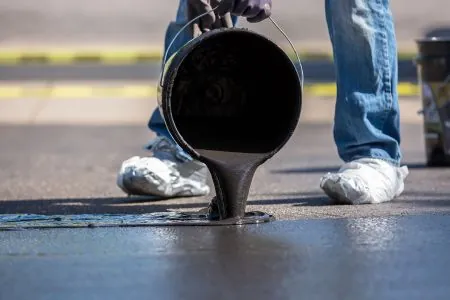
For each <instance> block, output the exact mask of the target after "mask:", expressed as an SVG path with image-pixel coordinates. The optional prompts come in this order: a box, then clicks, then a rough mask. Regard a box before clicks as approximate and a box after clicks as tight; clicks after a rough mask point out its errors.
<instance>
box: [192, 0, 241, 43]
mask: <svg viewBox="0 0 450 300" xmlns="http://www.w3.org/2000/svg"><path fill="white" fill-rule="evenodd" d="M217 5H219V0H187V9H188V10H187V12H188V19H189V21H191V20H193V19H194V18H195V17H198V16H200V15H202V14H204V13H206V12H208V11H209V12H210V13H208V14H207V15H205V16H203V17H201V18H200V19H198V20H196V21H195V22H194V23H193V26H192V35H193V37H197V36H199V35H200V34H202V33H203V32H206V31H210V30H213V29H217V28H222V27H225V28H231V27H233V22H232V20H231V14H230V13H229V12H224V13H222V14H221V15H219V14H217V13H216V12H215V11H214V12H211V11H212V9H213V8H215V7H216V6H217Z"/></svg>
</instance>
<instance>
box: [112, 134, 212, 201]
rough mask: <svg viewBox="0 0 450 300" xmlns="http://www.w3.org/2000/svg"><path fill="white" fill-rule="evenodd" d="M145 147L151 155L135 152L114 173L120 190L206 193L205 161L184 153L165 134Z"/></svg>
mask: <svg viewBox="0 0 450 300" xmlns="http://www.w3.org/2000/svg"><path fill="white" fill-rule="evenodd" d="M148 149H149V150H151V151H152V152H153V156H151V157H139V156H134V157H131V158H129V159H127V160H126V161H124V162H123V163H122V166H121V168H120V171H119V174H118V177H117V185H118V186H119V187H120V188H121V189H122V191H124V192H125V193H127V194H128V195H145V196H159V197H187V196H204V195H207V194H209V192H210V188H209V186H208V185H207V182H206V181H207V176H208V169H207V167H206V165H204V164H203V163H201V162H199V161H196V160H193V159H192V158H190V157H189V156H186V154H184V153H183V152H182V151H181V149H180V148H179V147H178V146H177V145H176V144H174V143H173V142H172V141H170V140H169V139H167V138H165V137H157V138H156V139H155V140H154V141H153V143H152V144H151V145H150V146H148Z"/></svg>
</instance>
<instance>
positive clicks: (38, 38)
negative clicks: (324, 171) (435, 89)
mask: <svg viewBox="0 0 450 300" xmlns="http://www.w3.org/2000/svg"><path fill="white" fill-rule="evenodd" d="M177 7H178V1H177V0H165V1H161V0H115V1H108V0H39V1H30V0H14V1H13V0H0V100H15V101H1V102H0V123H5V122H6V123H11V122H13V123H24V122H25V123H27V124H30V123H31V124H36V123H68V122H69V123H70V122H72V123H77V124H78V123H79V122H84V123H86V122H87V123H102V124H104V123H105V122H112V123H114V124H115V123H116V122H126V123H133V124H141V125H143V126H145V124H146V122H147V120H148V117H149V115H150V114H151V112H152V111H153V109H154V108H155V107H156V98H155V96H156V81H157V80H158V75H159V73H160V62H161V56H162V48H163V40H164V35H165V30H166V27H167V25H168V23H169V22H171V21H173V20H175V16H176V11H177ZM448 7H449V4H448V2H447V1H445V0H429V1H415V2H412V1H411V0H393V1H392V9H393V12H394V17H395V22H396V32H397V39H398V46H399V52H400V54H401V60H400V62H399V77H400V85H399V92H400V95H401V96H402V97H410V98H411V97H412V98H413V99H415V100H416V101H415V102H407V103H409V104H408V105H414V108H412V109H404V110H403V111H404V113H403V116H404V118H409V117H410V118H412V119H414V121H415V122H418V121H419V117H418V116H417V114H416V112H417V110H419V109H420V103H419V97H418V87H417V75H416V67H415V65H414V64H413V58H414V55H415V52H416V44H415V39H417V38H420V37H423V36H426V35H435V34H437V35H443V34H444V35H446V34H447V32H448V28H447V27H448V26H450V22H449V21H448V10H447V8H448ZM273 17H274V18H275V20H276V21H278V23H279V24H280V25H281V27H282V28H283V29H284V30H285V31H286V33H287V34H288V36H289V37H290V38H291V39H292V40H293V42H294V43H295V45H296V48H297V50H299V51H300V52H301V56H302V64H303V67H304V71H305V76H306V78H305V82H306V83H307V87H306V89H305V93H306V96H311V97H314V105H313V106H312V107H313V109H314V115H310V114H307V113H306V114H304V116H303V119H304V118H306V119H307V118H313V117H314V118H316V116H318V115H320V114H321V113H322V114H323V116H322V117H321V118H320V120H322V121H327V122H329V121H330V120H331V119H332V113H333V105H332V102H330V101H326V102H324V103H326V107H327V109H321V110H319V109H317V108H316V106H317V103H319V101H320V100H321V99H322V100H323V98H324V97H325V98H327V100H329V99H334V95H335V92H336V88H335V83H334V82H335V76H334V67H333V64H332V62H331V59H330V53H331V51H330V50H331V47H330V42H329V39H328V32H327V27H326V22H325V16H324V1H317V0H302V1H299V0H281V1H276V0H275V1H274V7H273ZM240 26H244V27H249V28H251V29H254V30H256V31H257V32H259V33H262V34H264V35H266V36H268V37H269V38H271V39H273V40H274V41H276V42H277V43H279V44H280V45H281V46H283V47H286V46H287V43H286V41H285V39H284V37H283V36H282V35H281V34H280V33H279V32H278V31H277V29H276V28H274V26H273V25H272V24H271V23H270V22H268V21H267V22H262V23H258V24H248V23H246V22H245V20H244V19H242V21H241V22H240ZM286 49H287V48H286ZM61 99H64V100H66V101H64V102H61V101H48V100H61ZM85 99H90V100H91V101H84V100H85ZM94 99H95V101H94ZM42 100H44V101H42ZM411 103H413V104H411ZM305 107H307V105H305ZM68 108H70V109H68ZM416 108H417V109H416ZM305 109H306V108H305ZM409 112H410V115H408V114H409Z"/></svg>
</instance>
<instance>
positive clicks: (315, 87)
mask: <svg viewBox="0 0 450 300" xmlns="http://www.w3.org/2000/svg"><path fill="white" fill-rule="evenodd" d="M304 91H305V95H308V96H317V97H335V96H336V84H335V83H317V84H310V85H305V88H304ZM397 92H398V95H399V96H401V97H412V96H419V93H420V90H419V86H418V85H417V84H414V83H409V82H401V83H399V84H398V86H397Z"/></svg>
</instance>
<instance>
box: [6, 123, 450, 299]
mask: <svg viewBox="0 0 450 300" xmlns="http://www.w3.org/2000/svg"><path fill="white" fill-rule="evenodd" d="M331 128H332V126H331V124H306V123H302V121H301V123H300V125H299V127H298V128H297V130H296V131H295V133H294V136H293V138H292V139H291V140H290V141H289V143H288V144H287V145H286V147H285V148H283V149H282V151H280V152H279V153H278V154H277V155H276V156H275V157H274V158H273V159H271V160H269V161H268V162H267V164H264V165H263V166H262V167H261V168H260V169H258V171H257V173H256V175H255V178H254V181H253V183H252V188H251V191H250V196H249V205H248V210H250V211H252V210H259V211H264V212H267V213H270V214H273V215H275V217H276V219H277V221H274V222H271V223H266V224H260V225H251V226H243V227H204V226H198V227H136V228H116V227H115V228H83V229H63V228H58V229H45V230H34V229H27V230H17V231H0V286H1V287H2V288H1V289H0V299H2V300H3V299H30V298H33V299H61V298H64V299H142V298H150V299H211V298H214V299H253V298H255V299H448V298H449V295H450V276H449V275H450V271H448V270H449V269H450V264H449V263H450V255H448V249H450V235H449V234H448V232H450V231H449V229H450V228H449V227H450V201H449V200H450V196H449V195H450V192H449V191H450V184H449V182H450V181H449V179H450V177H449V176H450V175H449V174H450V173H449V172H448V169H445V168H443V169H430V168H426V167H425V166H424V164H423V161H424V153H423V150H424V148H423V135H422V134H421V132H422V126H421V125H420V124H416V125H412V124H411V125H404V126H403V127H402V136H403V144H402V145H403V152H404V156H405V163H407V164H408V165H409V166H410V171H411V174H410V176H409V177H408V179H407V182H406V191H405V193H404V194H403V195H402V196H401V197H400V198H399V199H397V200H396V201H393V202H392V203H386V204H381V205H365V206H358V207H356V206H348V205H343V206H336V205H330V203H329V201H328V199H327V198H326V197H325V196H324V195H323V193H322V192H321V191H320V189H319V187H318V182H319V179H320V177H321V176H322V175H323V174H324V173H325V172H327V171H333V170H336V169H337V168H338V166H339V164H340V160H339V158H338V157H337V155H336V153H335V148H334V145H333V140H332V134H331V132H332V131H331ZM0 136H1V138H2V139H1V143H0V213H2V214H46V215H55V214H63V215H70V214H118V213H120V214H143V213H155V212H165V213H167V212H183V211H198V210H199V209H201V208H203V207H205V206H206V204H207V203H208V201H209V199H210V197H211V196H210V197H200V198H181V199H170V200H161V201H155V200H156V199H152V198H146V197H143V198H142V197H131V198H128V197H125V196H124V194H123V193H122V192H121V191H120V190H119V189H118V188H117V187H116V185H115V179H116V174H117V173H116V172H117V170H118V168H119V166H120V163H121V162H122V161H123V160H124V159H126V158H128V157H130V156H132V155H145V154H146V153H145V152H144V151H143V150H142V148H141V147H142V145H143V144H144V143H145V142H147V141H148V140H149V138H150V137H149V133H148V130H147V129H146V128H145V126H87V125H86V126H83V125H77V126H75V125H74V126H56V125H55V126H44V125H40V126H37V125H33V126H27V125H23V126H15V125H2V126H0Z"/></svg>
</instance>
